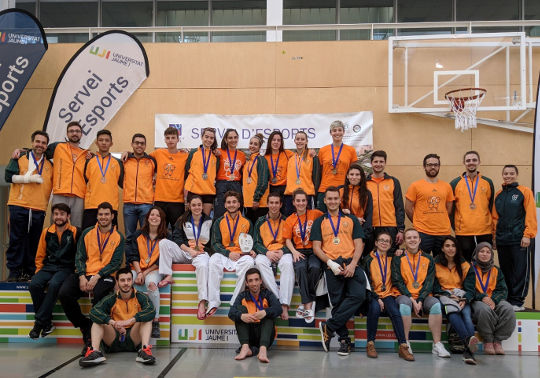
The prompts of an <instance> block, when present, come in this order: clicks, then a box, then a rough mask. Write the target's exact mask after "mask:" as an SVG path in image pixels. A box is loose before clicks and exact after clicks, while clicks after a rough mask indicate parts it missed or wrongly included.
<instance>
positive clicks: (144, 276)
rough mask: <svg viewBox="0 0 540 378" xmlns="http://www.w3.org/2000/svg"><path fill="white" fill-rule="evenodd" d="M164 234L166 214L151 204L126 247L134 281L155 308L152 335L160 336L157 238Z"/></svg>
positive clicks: (158, 245)
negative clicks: (142, 222) (139, 227)
mask: <svg viewBox="0 0 540 378" xmlns="http://www.w3.org/2000/svg"><path fill="white" fill-rule="evenodd" d="M166 238H167V216H166V215H165V212H164V211H163V210H161V208H160V207H157V206H153V207H152V208H151V209H150V211H149V212H148V213H147V214H146V217H145V219H144V224H143V226H142V228H141V229H140V230H138V231H136V232H135V234H134V235H133V238H132V239H131V242H130V244H128V245H127V248H126V260H127V263H128V264H129V265H130V266H131V270H132V272H133V282H134V284H136V285H139V286H141V287H144V289H145V292H146V294H147V295H148V297H149V298H150V300H151V301H152V304H153V305H154V308H155V309H156V316H155V318H154V321H153V322H152V337H154V338H158V337H159V333H160V332H159V308H160V304H159V289H158V284H159V282H160V275H159V271H158V269H159V260H160V242H161V241H162V240H164V239H165V240H166Z"/></svg>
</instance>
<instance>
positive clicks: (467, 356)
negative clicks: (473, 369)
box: [463, 348, 476, 365]
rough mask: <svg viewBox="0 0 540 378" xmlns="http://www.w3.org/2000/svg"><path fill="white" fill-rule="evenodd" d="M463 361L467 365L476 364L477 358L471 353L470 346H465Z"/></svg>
mask: <svg viewBox="0 0 540 378" xmlns="http://www.w3.org/2000/svg"><path fill="white" fill-rule="evenodd" d="M463 361H464V362H465V363H466V364H467V365H476V360H475V359H474V355H473V354H472V353H471V351H470V350H469V348H465V350H464V351H463Z"/></svg>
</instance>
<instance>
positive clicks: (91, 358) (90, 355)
mask: <svg viewBox="0 0 540 378" xmlns="http://www.w3.org/2000/svg"><path fill="white" fill-rule="evenodd" d="M105 360H106V358H105V356H104V355H103V353H101V351H100V350H94V349H93V348H92V347H88V348H86V353H85V354H84V357H83V358H81V359H80V360H79V365H80V366H82V367H89V366H96V365H99V364H101V363H102V362H104V361H105Z"/></svg>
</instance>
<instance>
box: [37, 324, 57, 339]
mask: <svg viewBox="0 0 540 378" xmlns="http://www.w3.org/2000/svg"><path fill="white" fill-rule="evenodd" d="M55 328H56V327H55V326H54V324H52V323H49V324H48V325H46V326H45V327H43V330H42V331H41V337H45V336H47V335H50V334H51V333H52V332H53V331H54V330H55Z"/></svg>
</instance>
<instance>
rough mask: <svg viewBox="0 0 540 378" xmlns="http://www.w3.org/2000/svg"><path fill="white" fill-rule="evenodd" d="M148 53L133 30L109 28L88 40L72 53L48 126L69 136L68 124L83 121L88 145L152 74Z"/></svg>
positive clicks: (54, 136) (54, 134) (56, 137)
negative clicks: (131, 31)
mask: <svg viewBox="0 0 540 378" xmlns="http://www.w3.org/2000/svg"><path fill="white" fill-rule="evenodd" d="M148 73H149V69H148V58H147V56H146V52H145V50H144V48H143V46H142V44H141V43H140V42H139V40H138V39H137V38H136V37H134V36H133V35H131V34H129V33H126V32H123V31H109V32H105V33H103V34H100V35H98V36H97V37H95V38H94V39H92V40H91V41H89V42H87V43H86V44H85V45H84V46H83V47H81V48H80V49H79V51H77V53H76V54H75V55H74V56H73V57H72V58H71V60H70V61H69V63H68V64H67V65H66V67H65V68H64V71H62V74H61V75H60V78H59V79H58V82H57V83H56V86H55V88H54V92H53V95H52V97H51V102H50V103H49V109H48V111H47V117H46V118H45V124H44V129H45V130H46V131H47V132H48V133H49V136H50V139H51V142H57V141H63V140H64V139H65V136H66V126H67V124H68V123H69V122H71V121H79V123H80V124H81V126H82V128H83V137H82V139H81V147H84V148H87V147H88V146H90V144H91V143H92V141H93V140H94V139H95V137H96V133H97V132H98V131H99V130H101V129H103V128H104V127H105V126H106V125H107V124H108V123H109V121H110V120H111V119H112V118H113V117H114V115H115V114H116V113H117V112H118V111H119V110H120V108H121V107H122V105H124V103H125V102H126V101H127V100H128V99H129V97H130V96H131V95H132V94H133V93H134V92H135V91H136V90H137V88H139V86H140V85H141V84H142V82H143V81H144V80H146V78H147V77H148Z"/></svg>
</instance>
